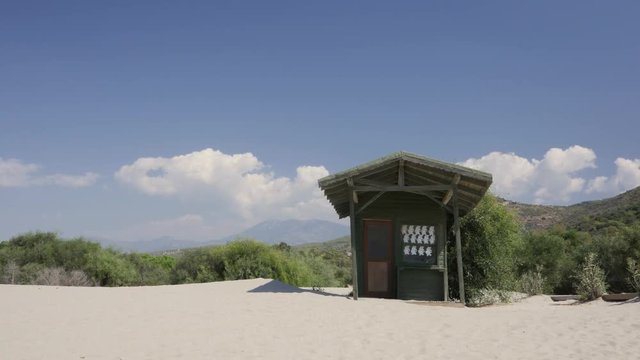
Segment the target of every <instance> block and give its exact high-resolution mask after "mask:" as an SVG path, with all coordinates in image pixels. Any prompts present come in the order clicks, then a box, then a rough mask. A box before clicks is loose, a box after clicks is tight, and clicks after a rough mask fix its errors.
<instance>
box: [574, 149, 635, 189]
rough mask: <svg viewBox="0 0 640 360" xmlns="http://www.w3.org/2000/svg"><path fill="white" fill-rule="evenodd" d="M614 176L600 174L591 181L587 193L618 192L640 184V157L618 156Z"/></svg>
mask: <svg viewBox="0 0 640 360" xmlns="http://www.w3.org/2000/svg"><path fill="white" fill-rule="evenodd" d="M615 164H616V173H615V174H614V175H613V176H610V177H607V176H598V177H596V178H595V179H593V180H590V181H589V184H588V186H587V193H609V194H617V193H621V192H623V191H626V190H629V189H633V188H634V187H636V186H640V159H633V160H631V159H625V158H621V157H620V158H617V159H616V161H615Z"/></svg>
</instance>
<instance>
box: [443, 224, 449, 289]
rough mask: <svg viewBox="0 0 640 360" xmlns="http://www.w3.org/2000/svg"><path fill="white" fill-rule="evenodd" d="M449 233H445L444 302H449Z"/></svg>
mask: <svg viewBox="0 0 640 360" xmlns="http://www.w3.org/2000/svg"><path fill="white" fill-rule="evenodd" d="M447 238H448V236H447V231H446V226H445V231H444V239H443V240H444V301H449V269H448V268H449V261H448V260H447V243H448V241H447Z"/></svg>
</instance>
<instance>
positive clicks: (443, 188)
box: [353, 185, 451, 191]
mask: <svg viewBox="0 0 640 360" xmlns="http://www.w3.org/2000/svg"><path fill="white" fill-rule="evenodd" d="M450 188H451V185H417V186H399V185H386V186H382V185H365V186H363V185H358V186H354V188H353V189H354V190H355V191H447V190H449V189H450Z"/></svg>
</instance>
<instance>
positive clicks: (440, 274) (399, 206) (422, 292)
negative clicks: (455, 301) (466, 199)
mask: <svg viewBox="0 0 640 360" xmlns="http://www.w3.org/2000/svg"><path fill="white" fill-rule="evenodd" d="M365 201H366V198H362V199H360V201H359V202H360V203H364V202H365ZM364 219H376V220H391V221H393V242H394V247H393V248H394V254H395V265H394V266H395V269H393V271H392V272H391V273H390V274H389V275H390V276H394V277H396V279H397V281H396V282H395V285H396V289H393V291H394V293H395V294H397V297H398V298H400V299H415V300H444V267H445V266H446V264H445V262H444V251H445V242H446V237H447V234H446V229H447V226H446V225H447V212H446V210H445V209H443V208H442V207H441V206H439V205H438V204H436V203H435V202H433V201H432V200H430V199H429V198H427V197H425V196H421V195H416V194H411V193H405V192H387V193H385V194H384V195H382V196H381V197H380V198H379V199H378V200H377V201H376V202H374V203H373V204H372V205H370V206H369V207H367V208H366V209H365V210H363V211H362V212H361V213H359V214H358V215H356V232H355V233H356V255H357V260H358V264H357V266H358V293H359V294H360V295H361V296H366V294H365V282H364V261H363V259H364V254H363V251H364V250H363V238H362V236H363V226H362V225H363V220H364ZM403 224H408V225H433V226H435V230H436V242H437V243H436V249H437V250H436V251H437V254H436V257H437V261H436V264H434V265H423V264H415V263H411V264H405V263H404V262H403V261H402V255H403V253H402V249H403V243H402V237H401V232H400V227H401V225H403Z"/></svg>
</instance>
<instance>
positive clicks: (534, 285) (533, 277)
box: [520, 265, 545, 295]
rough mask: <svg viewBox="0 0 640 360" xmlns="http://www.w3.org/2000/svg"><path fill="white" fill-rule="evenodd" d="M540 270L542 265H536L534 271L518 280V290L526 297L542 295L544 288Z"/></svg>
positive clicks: (543, 279)
mask: <svg viewBox="0 0 640 360" xmlns="http://www.w3.org/2000/svg"><path fill="white" fill-rule="evenodd" d="M542 270H543V267H542V265H538V266H536V270H535V271H528V272H526V273H525V274H524V275H522V277H521V278H520V290H521V291H522V292H524V293H526V294H528V295H540V294H542V293H543V292H544V286H545V278H544V276H543V275H542Z"/></svg>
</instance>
